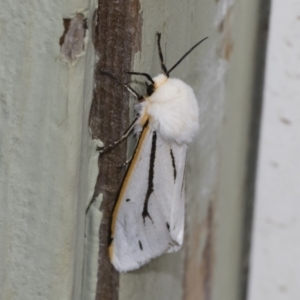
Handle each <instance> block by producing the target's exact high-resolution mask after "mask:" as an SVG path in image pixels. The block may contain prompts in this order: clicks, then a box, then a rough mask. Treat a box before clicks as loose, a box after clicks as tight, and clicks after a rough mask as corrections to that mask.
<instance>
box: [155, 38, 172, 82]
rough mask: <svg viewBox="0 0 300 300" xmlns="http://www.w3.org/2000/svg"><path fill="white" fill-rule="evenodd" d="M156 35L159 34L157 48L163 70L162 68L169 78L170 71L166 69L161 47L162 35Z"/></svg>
mask: <svg viewBox="0 0 300 300" xmlns="http://www.w3.org/2000/svg"><path fill="white" fill-rule="evenodd" d="M156 34H157V47H158V54H159V59H160V64H161V68H162V70H163V72H164V73H165V75H167V76H168V77H169V74H168V70H167V67H166V65H165V62H164V56H163V54H162V51H161V46H160V37H161V33H160V32H157V33H156Z"/></svg>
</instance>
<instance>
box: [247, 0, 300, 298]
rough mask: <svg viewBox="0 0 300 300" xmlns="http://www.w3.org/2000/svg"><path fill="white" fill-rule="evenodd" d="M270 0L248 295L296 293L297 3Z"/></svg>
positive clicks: (299, 229) (299, 271)
mask: <svg viewBox="0 0 300 300" xmlns="http://www.w3.org/2000/svg"><path fill="white" fill-rule="evenodd" d="M271 4H272V5H271V14H270V23H269V31H270V33H269V41H268V51H267V67H266V72H265V87H264V103H263V112H262V120H261V122H262V126H261V131H260V144H259V159H258V166H257V180H256V190H255V201H256V202H255V212H254V229H253V235H252V239H253V247H252V251H251V264H250V270H251V272H250V287H249V292H248V299H249V300H254V299H255V300H262V299H274V300H285V299H286V300H287V299H299V297H300V289H299V283H300V268H299V263H298V262H299V258H300V257H299V253H300V244H299V235H300V221H299V210H300V206H299V204H300V202H299V198H300V188H299V169H300V163H299V162H300V160H299V153H300V143H299V141H300V119H299V115H300V109H299V108H300V106H299V95H300V88H299V87H300V85H299V78H300V75H299V68H300V59H299V48H300V38H299V30H300V18H299V16H300V4H299V1H293V0H292V1H285V2H282V1H278V0H274V1H271Z"/></svg>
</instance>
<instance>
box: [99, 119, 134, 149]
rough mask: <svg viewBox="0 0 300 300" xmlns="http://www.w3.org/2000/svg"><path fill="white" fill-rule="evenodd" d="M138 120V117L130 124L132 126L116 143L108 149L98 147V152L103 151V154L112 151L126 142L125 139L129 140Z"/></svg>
mask: <svg viewBox="0 0 300 300" xmlns="http://www.w3.org/2000/svg"><path fill="white" fill-rule="evenodd" d="M137 120H138V118H137V117H136V118H135V119H134V120H133V122H132V123H131V124H130V126H129V127H128V128H127V129H126V131H125V132H124V134H123V135H122V136H121V137H120V138H119V139H118V140H116V141H114V142H112V143H111V144H110V145H108V146H107V147H104V148H100V147H98V149H97V150H98V151H101V153H105V152H108V151H110V150H111V149H113V148H114V147H116V146H117V145H119V144H120V143H121V142H122V141H124V140H125V139H127V138H128V136H129V135H130V134H131V133H132V131H133V128H134V126H135V125H136V122H137Z"/></svg>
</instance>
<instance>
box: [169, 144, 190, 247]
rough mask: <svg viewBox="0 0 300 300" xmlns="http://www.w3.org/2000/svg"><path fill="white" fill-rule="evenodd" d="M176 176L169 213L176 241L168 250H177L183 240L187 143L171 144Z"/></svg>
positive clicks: (171, 231)
mask: <svg viewBox="0 0 300 300" xmlns="http://www.w3.org/2000/svg"><path fill="white" fill-rule="evenodd" d="M171 149H172V153H173V157H174V167H175V170H176V178H175V180H174V189H173V197H172V203H171V208H172V209H171V214H170V233H171V237H172V239H173V240H174V241H176V243H174V244H173V246H172V247H171V248H170V249H169V250H168V252H174V251H178V250H179V249H180V248H181V246H182V242H183V235H184V211H185V163H186V162H185V160H186V151H187V145H186V144H183V145H178V144H173V145H172V146H171Z"/></svg>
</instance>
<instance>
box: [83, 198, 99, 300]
mask: <svg viewBox="0 0 300 300" xmlns="http://www.w3.org/2000/svg"><path fill="white" fill-rule="evenodd" d="M102 200H103V195H102V194H99V196H98V197H97V198H96V199H95V200H94V201H93V203H92V204H91V206H90V209H89V210H88V212H87V216H86V226H85V227H86V229H85V247H84V248H85V250H84V268H83V284H82V299H84V300H94V299H95V297H96V288H97V281H98V278H97V273H98V263H99V260H98V253H99V227H100V224H101V221H102V216H103V213H102V212H101V211H100V206H101V203H102Z"/></svg>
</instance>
